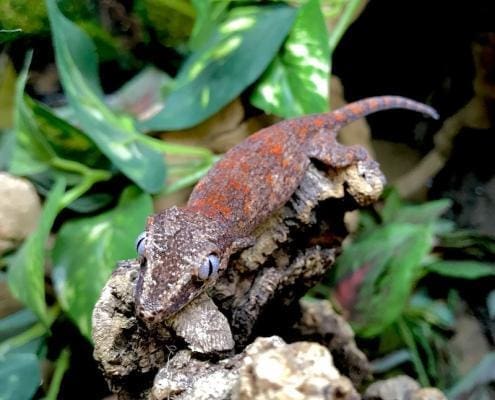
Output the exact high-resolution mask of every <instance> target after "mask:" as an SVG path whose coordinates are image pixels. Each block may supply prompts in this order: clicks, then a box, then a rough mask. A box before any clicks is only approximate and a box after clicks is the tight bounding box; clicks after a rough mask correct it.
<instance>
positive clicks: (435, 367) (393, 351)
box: [313, 190, 495, 388]
mask: <svg viewBox="0 0 495 400" xmlns="http://www.w3.org/2000/svg"><path fill="white" fill-rule="evenodd" d="M449 207H450V201H448V200H436V201H430V202H426V203H423V204H419V205H410V204H406V203H404V202H403V201H402V200H401V199H400V198H399V197H398V195H397V193H396V192H395V191H393V190H391V191H389V192H388V193H387V195H386V196H385V200H384V203H383V204H382V205H381V207H380V206H377V207H375V208H373V209H371V210H370V211H369V212H365V213H363V214H362V215H361V226H360V231H359V232H358V234H357V235H356V237H355V238H354V240H353V242H352V243H351V244H349V245H348V246H347V247H345V249H344V252H343V254H342V255H341V256H340V257H339V258H338V259H337V262H336V265H335V267H334V270H333V272H332V274H331V276H330V277H329V280H328V281H327V282H326V283H325V284H326V285H327V286H329V287H334V289H333V298H334V300H335V301H337V302H338V303H339V304H340V306H341V307H343V308H344V309H345V310H346V312H347V313H348V314H349V317H350V320H351V323H352V325H353V328H354V329H355V331H356V334H357V335H358V336H359V337H361V338H362V339H363V340H366V341H367V342H369V343H371V342H374V343H375V344H376V346H375V347H376V348H377V349H378V350H377V351H376V352H374V353H373V354H372V356H373V357H376V358H378V359H379V361H377V368H378V370H380V372H386V371H389V370H390V369H392V368H395V367H397V366H398V365H399V364H402V363H404V362H411V363H412V364H413V366H414V369H415V371H416V373H417V376H418V378H419V380H420V382H421V383H422V384H423V385H426V386H428V385H431V384H434V385H436V386H439V387H442V388H445V387H448V385H450V384H452V383H453V381H454V379H455V378H458V377H457V376H456V374H455V360H454V359H453V358H452V355H451V354H450V352H449V349H448V343H447V339H448V337H449V335H450V333H451V332H452V331H453V329H454V326H455V317H454V315H455V312H456V310H457V305H458V304H459V295H458V293H459V292H460V291H461V289H462V284H458V282H462V281H465V280H476V279H493V278H492V277H493V276H494V275H495V263H491V262H484V261H480V259H477V258H474V257H473V254H472V253H471V252H469V251H466V252H464V251H461V252H458V253H457V254H456V256H457V257H458V258H456V259H449V254H450V253H451V250H452V249H453V248H456V249H457V250H459V248H460V246H461V245H460V242H459V241H460V239H461V238H464V240H466V241H467V240H468V238H469V235H467V234H466V232H464V233H463V231H460V230H457V229H456V228H455V226H454V225H453V224H452V223H451V222H450V221H446V220H443V219H442V218H441V215H442V214H443V213H444V212H445V211H446V210H447V209H448V208H449ZM483 240H484V241H483V242H481V241H477V240H476V239H474V238H471V242H470V243H471V244H472V245H473V246H474V245H475V244H478V243H483V245H484V248H486V249H492V250H493V245H494V244H495V239H493V238H488V237H483ZM463 243H466V242H463ZM463 249H464V248H463ZM466 250H468V248H467V247H466ZM491 255H492V259H493V256H494V255H495V252H493V251H492V254H491ZM483 259H487V257H486V253H485V254H483V258H481V260H483ZM488 259H490V258H488ZM434 276H437V278H436V279H439V282H441V285H442V286H444V287H449V288H450V289H449V290H448V291H447V293H448V295H447V297H444V295H438V294H435V291H431V287H430V286H429V284H428V279H433V278H434ZM318 292H319V293H325V290H322V289H321V286H320V287H319V288H318V287H317V288H316V290H314V291H313V295H318ZM404 348H405V349H406V351H404ZM472 379H474V378H472Z"/></svg>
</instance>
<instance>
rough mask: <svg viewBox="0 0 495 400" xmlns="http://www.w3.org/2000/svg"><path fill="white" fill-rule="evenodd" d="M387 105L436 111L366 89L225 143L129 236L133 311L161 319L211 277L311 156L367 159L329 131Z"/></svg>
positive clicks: (348, 161) (280, 201)
mask: <svg viewBox="0 0 495 400" xmlns="http://www.w3.org/2000/svg"><path fill="white" fill-rule="evenodd" d="M392 108H399V109H400V108H402V109H408V110H412V111H418V112H422V113H425V114H428V115H429V116H431V117H433V118H435V119H436V118H438V114H437V113H436V111H435V110H434V109H433V108H431V107H429V106H426V105H424V104H421V103H418V102H416V101H413V100H409V99H406V98H403V97H398V96H381V97H371V98H368V99H364V100H361V101H357V102H355V103H351V104H348V105H346V106H344V107H342V108H340V109H338V110H335V111H333V112H329V113H325V114H319V115H310V116H305V117H300V118H295V119H291V120H285V121H282V122H279V123H277V124H275V125H273V126H270V127H268V128H265V129H262V130H260V131H258V132H257V133H255V134H253V135H252V136H250V137H249V138H247V139H246V140H244V141H243V142H242V143H240V144H239V145H237V146H235V147H234V148H232V149H231V150H229V151H228V152H227V153H226V154H225V155H224V157H223V158H222V159H221V160H220V161H219V162H218V163H217V164H216V165H215V166H214V167H213V168H212V169H211V170H210V171H209V172H208V174H207V175H206V176H205V177H204V178H203V179H201V180H200V181H199V183H198V184H197V185H196V187H195V188H194V190H193V192H192V194H191V196H190V198H189V201H188V203H187V205H186V206H185V207H183V208H178V207H172V208H169V209H166V210H164V211H161V212H159V213H157V214H155V215H153V216H151V217H149V218H148V222H147V227H146V231H145V232H143V234H141V235H140V236H139V237H138V239H137V241H136V247H137V251H138V254H139V258H140V260H141V270H140V273H139V276H138V280H137V284H136V292H135V302H136V312H137V315H138V316H139V317H140V318H141V319H143V320H144V321H145V322H147V323H156V322H161V321H163V320H166V319H168V318H170V317H171V316H173V315H174V314H175V313H176V312H177V311H179V310H180V309H181V308H182V307H184V306H185V305H186V304H188V303H189V302H190V301H191V300H193V299H194V298H195V297H197V296H198V295H199V294H200V293H202V292H203V291H204V290H206V289H207V288H208V287H210V286H211V285H213V284H214V283H215V281H216V279H217V278H218V276H219V274H221V273H222V271H223V270H225V269H226V268H227V266H228V262H229V258H230V256H231V255H232V254H233V253H235V252H236V251H238V250H240V249H243V248H245V247H248V246H249V245H250V244H252V243H253V242H254V238H253V237H252V236H251V235H252V232H253V231H254V229H255V228H256V227H257V226H258V225H259V224H260V223H261V222H263V221H264V220H265V219H266V218H267V217H268V216H269V215H270V214H272V213H273V212H274V211H276V210H277V209H279V208H280V207H282V206H283V205H284V204H285V203H286V202H287V201H288V200H289V198H290V197H291V196H292V194H293V193H294V192H295V190H296V189H297V187H298V185H299V183H300V182H301V179H302V178H303V176H304V174H305V171H306V169H307V168H308V165H309V164H310V163H311V160H318V161H319V162H321V163H323V164H324V165H326V166H328V167H329V168H334V169H340V168H346V167H348V166H349V165H352V164H354V163H357V162H360V161H365V160H366V161H368V162H371V160H369V156H368V154H367V152H366V151H365V150H364V149H363V148H361V147H359V146H353V147H350V148H346V149H345V151H344V150H343V146H342V145H340V144H339V143H338V142H337V140H336V134H337V132H338V131H339V129H340V128H342V127H343V126H345V125H347V124H349V123H350V122H352V121H354V120H357V119H359V118H362V117H364V116H366V115H368V114H370V113H373V112H376V111H381V110H386V109H392Z"/></svg>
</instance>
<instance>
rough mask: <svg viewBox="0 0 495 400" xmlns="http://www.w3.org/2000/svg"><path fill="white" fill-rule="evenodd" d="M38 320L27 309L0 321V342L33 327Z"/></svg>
mask: <svg viewBox="0 0 495 400" xmlns="http://www.w3.org/2000/svg"><path fill="white" fill-rule="evenodd" d="M37 321H38V318H36V316H35V315H34V314H33V313H32V312H31V311H30V310H28V309H24V310H21V311H18V312H16V313H14V314H11V315H8V316H6V317H3V318H2V319H0V342H1V341H3V340H5V339H7V338H8V337H10V336H14V335H17V334H19V333H20V332H22V331H23V330H25V329H27V328H29V327H30V326H32V325H34V324H35V323H36V322H37Z"/></svg>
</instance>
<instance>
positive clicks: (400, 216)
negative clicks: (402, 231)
mask: <svg viewBox="0 0 495 400" xmlns="http://www.w3.org/2000/svg"><path fill="white" fill-rule="evenodd" d="M451 206H452V201H451V200H449V199H441V200H435V201H429V202H427V203H424V204H419V205H412V206H404V207H400V208H398V209H397V210H396V212H395V214H394V215H393V216H391V217H389V218H391V220H393V221H394V222H407V223H410V224H430V223H435V222H438V220H439V218H440V216H441V215H442V214H443V213H445V212H446V211H447V210H448V209H449V208H450V207H451ZM389 220H390V219H389Z"/></svg>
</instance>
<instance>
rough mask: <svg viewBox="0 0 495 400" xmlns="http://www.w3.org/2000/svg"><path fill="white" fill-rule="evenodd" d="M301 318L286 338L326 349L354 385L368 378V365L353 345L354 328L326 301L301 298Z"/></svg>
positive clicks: (369, 375)
mask: <svg viewBox="0 0 495 400" xmlns="http://www.w3.org/2000/svg"><path fill="white" fill-rule="evenodd" d="M300 305H301V318H300V319H299V321H297V323H296V324H295V325H294V326H293V330H291V331H290V333H289V334H288V335H287V337H288V338H289V340H290V341H295V340H308V341H309V340H311V341H314V342H317V343H320V344H322V345H324V346H325V347H326V348H328V349H329V350H330V352H331V353H332V356H333V360H334V364H335V366H336V367H337V368H338V370H339V371H340V372H341V373H342V374H344V375H345V376H347V377H349V378H350V379H351V381H352V383H353V384H354V385H355V386H357V387H358V386H360V385H362V384H363V382H364V381H366V380H369V379H371V365H370V363H369V361H368V359H367V358H366V356H365V355H364V354H363V352H362V351H361V350H359V349H358V348H357V346H356V342H355V341H354V332H353V331H352V329H351V327H350V326H349V324H348V323H347V321H346V320H344V318H342V316H340V315H339V314H337V313H336V312H335V311H334V309H333V307H332V304H331V303H330V301H328V300H314V301H308V300H304V299H302V300H301V301H300Z"/></svg>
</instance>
